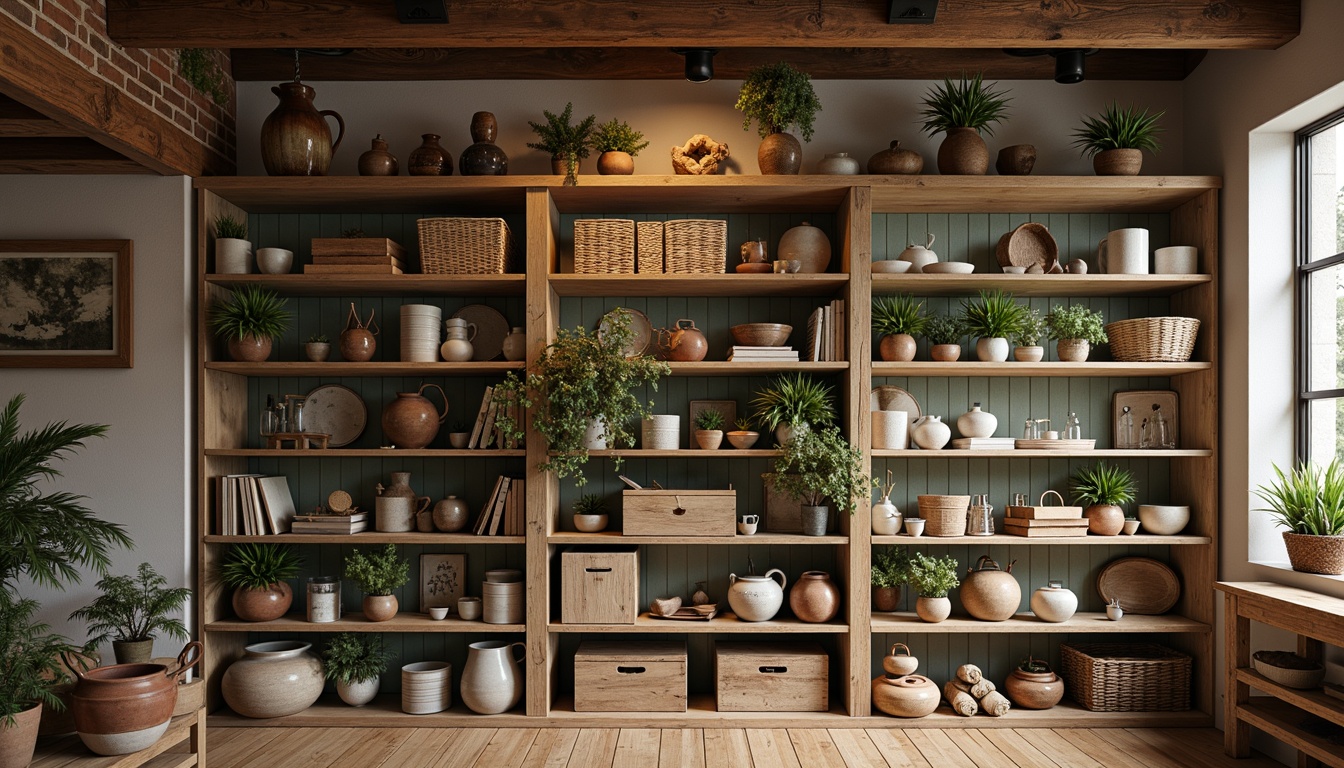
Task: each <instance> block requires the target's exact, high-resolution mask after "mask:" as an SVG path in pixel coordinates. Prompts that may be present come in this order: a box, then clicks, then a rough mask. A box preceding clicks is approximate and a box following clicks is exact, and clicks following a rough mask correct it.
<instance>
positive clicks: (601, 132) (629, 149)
mask: <svg viewBox="0 0 1344 768" xmlns="http://www.w3.org/2000/svg"><path fill="white" fill-rule="evenodd" d="M592 145H593V149H594V150H596V151H598V152H624V153H626V154H628V155H630V156H631V157H634V156H635V155H638V154H639V152H640V150H642V149H644V148H645V147H647V146H649V142H647V141H644V134H643V133H640V132H639V131H636V130H635V129H634V128H631V127H630V126H629V125H627V124H626V123H625V121H623V120H617V119H616V118H614V117H613V118H612V119H610V120H608V121H607V122H605V123H602V124H600V125H598V126H597V127H596V128H595V129H593V141H592Z"/></svg>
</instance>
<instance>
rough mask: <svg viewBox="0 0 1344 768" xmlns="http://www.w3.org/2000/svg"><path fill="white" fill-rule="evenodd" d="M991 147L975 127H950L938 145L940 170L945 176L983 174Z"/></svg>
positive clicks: (987, 166)
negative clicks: (945, 136)
mask: <svg viewBox="0 0 1344 768" xmlns="http://www.w3.org/2000/svg"><path fill="white" fill-rule="evenodd" d="M988 170H989V148H988V147H986V146H985V140H984V139H982V138H980V132H979V131H977V130H975V129H974V128H950V129H948V131H947V138H945V139H943V143H942V144H941V145H940V146H939V147H938V172H939V173H941V174H943V175H944V176H983V175H985V172H986V171H988Z"/></svg>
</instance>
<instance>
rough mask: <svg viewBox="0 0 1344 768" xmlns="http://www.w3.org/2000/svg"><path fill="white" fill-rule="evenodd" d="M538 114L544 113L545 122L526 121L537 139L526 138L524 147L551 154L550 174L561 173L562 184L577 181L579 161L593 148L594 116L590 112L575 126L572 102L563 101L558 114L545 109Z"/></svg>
mask: <svg viewBox="0 0 1344 768" xmlns="http://www.w3.org/2000/svg"><path fill="white" fill-rule="evenodd" d="M541 114H543V115H545V116H546V122H545V123H534V122H532V121H531V120H528V121H527V124H528V125H530V126H532V130H533V132H535V133H536V134H537V138H538V139H539V140H538V141H529V142H528V143H527V146H529V147H531V148H532V149H540V150H541V151H542V152H548V153H550V155H551V173H553V174H555V175H557V176H558V175H560V174H562V173H563V174H564V175H565V186H567V187H572V186H574V185H575V184H578V183H579V180H578V178H577V177H578V174H579V161H580V160H583V159H586V158H587V157H588V154H589V152H590V150H591V149H592V138H593V124H594V123H596V122H597V117H596V116H595V115H589V116H587V117H585V118H584V119H583V120H582V121H581V122H580V123H579V124H578V125H575V124H574V123H573V122H572V121H573V119H574V104H573V103H572V102H571V103H568V104H566V105H565V111H564V112H561V113H560V114H559V115H555V114H552V113H551V112H549V111H547V110H544V109H543V110H542V111H541Z"/></svg>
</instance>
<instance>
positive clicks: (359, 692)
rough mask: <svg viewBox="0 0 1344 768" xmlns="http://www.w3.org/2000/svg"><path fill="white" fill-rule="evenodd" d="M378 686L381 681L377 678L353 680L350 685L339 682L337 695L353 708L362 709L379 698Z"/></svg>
mask: <svg viewBox="0 0 1344 768" xmlns="http://www.w3.org/2000/svg"><path fill="white" fill-rule="evenodd" d="M378 684H379V680H378V678H376V677H371V678H369V679H368V680H351V681H350V682H348V683H347V682H345V681H343V680H337V681H336V695H337V696H340V697H341V701H344V702H345V703H346V704H349V705H350V706H352V707H362V706H364V705H365V704H368V703H369V702H370V701H373V700H374V698H375V697H377V696H378Z"/></svg>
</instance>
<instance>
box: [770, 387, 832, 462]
mask: <svg viewBox="0 0 1344 768" xmlns="http://www.w3.org/2000/svg"><path fill="white" fill-rule="evenodd" d="M751 407H752V408H754V409H755V414H754V415H753V416H752V418H753V419H754V420H755V421H756V423H757V424H760V425H761V426H763V427H766V428H768V429H773V430H774V431H775V440H776V442H778V443H779V444H780V445H783V444H784V443H787V442H788V441H789V438H790V437H791V436H792V435H793V434H794V433H796V432H801V431H804V430H806V429H807V428H808V427H814V426H820V425H822V424H828V423H830V422H831V420H832V419H834V418H835V404H834V403H833V402H832V399H831V386H830V385H829V384H822V383H821V382H819V381H817V380H816V379H813V378H812V377H811V376H809V375H807V374H805V373H792V374H789V373H786V374H783V375H781V376H777V377H775V378H774V380H772V381H771V382H770V384H769V385H767V386H766V387H765V389H762V390H761V391H759V392H757V393H756V397H755V398H754V399H753V400H752V401H751Z"/></svg>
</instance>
